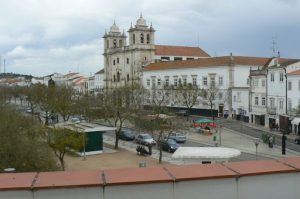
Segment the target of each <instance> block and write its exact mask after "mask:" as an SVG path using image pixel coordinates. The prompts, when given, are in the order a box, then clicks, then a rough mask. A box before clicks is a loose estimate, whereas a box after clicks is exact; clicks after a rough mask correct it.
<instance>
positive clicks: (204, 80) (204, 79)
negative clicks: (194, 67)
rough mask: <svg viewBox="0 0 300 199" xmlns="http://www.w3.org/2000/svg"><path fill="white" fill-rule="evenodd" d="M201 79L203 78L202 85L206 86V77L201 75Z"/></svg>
mask: <svg viewBox="0 0 300 199" xmlns="http://www.w3.org/2000/svg"><path fill="white" fill-rule="evenodd" d="M202 80H203V86H207V77H203V78H202Z"/></svg>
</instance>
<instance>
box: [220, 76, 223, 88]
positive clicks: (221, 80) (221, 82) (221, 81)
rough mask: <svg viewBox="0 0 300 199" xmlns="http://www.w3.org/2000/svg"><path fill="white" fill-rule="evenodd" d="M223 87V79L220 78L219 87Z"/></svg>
mask: <svg viewBox="0 0 300 199" xmlns="http://www.w3.org/2000/svg"><path fill="white" fill-rule="evenodd" d="M222 85H223V77H221V76H220V77H219V86H222Z"/></svg>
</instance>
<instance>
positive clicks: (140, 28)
mask: <svg viewBox="0 0 300 199" xmlns="http://www.w3.org/2000/svg"><path fill="white" fill-rule="evenodd" d="M154 33H155V30H154V28H153V27H152V24H151V25H150V26H148V25H147V23H146V20H145V19H144V18H143V17H142V15H141V16H140V18H139V19H138V20H137V21H136V24H135V26H134V27H133V26H132V25H131V27H130V28H129V30H128V34H129V40H128V41H127V35H126V34H125V32H124V31H123V33H121V32H120V30H119V27H118V26H117V25H116V23H114V24H113V25H112V26H111V28H110V31H109V32H108V33H107V32H105V34H104V36H103V39H104V53H103V55H104V76H105V78H104V82H105V88H106V89H110V88H115V87H118V86H124V85H126V84H130V83H141V82H140V81H141V79H142V69H143V67H144V66H146V65H148V64H150V63H154V62H155V61H160V60H163V61H168V60H186V59H195V58H199V57H209V55H208V54H207V53H206V52H204V51H203V50H201V49H200V48H196V47H182V46H162V45H155V39H154ZM127 42H128V45H127Z"/></svg>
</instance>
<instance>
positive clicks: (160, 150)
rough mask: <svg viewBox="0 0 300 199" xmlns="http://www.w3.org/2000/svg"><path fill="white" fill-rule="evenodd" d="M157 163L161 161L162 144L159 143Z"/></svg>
mask: <svg viewBox="0 0 300 199" xmlns="http://www.w3.org/2000/svg"><path fill="white" fill-rule="evenodd" d="M158 163H159V164H161V163H162V145H161V144H160V145H159V158H158Z"/></svg>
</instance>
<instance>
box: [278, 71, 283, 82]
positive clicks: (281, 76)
mask: <svg viewBox="0 0 300 199" xmlns="http://www.w3.org/2000/svg"><path fill="white" fill-rule="evenodd" d="M279 81H281V82H283V73H280V74H279Z"/></svg>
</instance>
